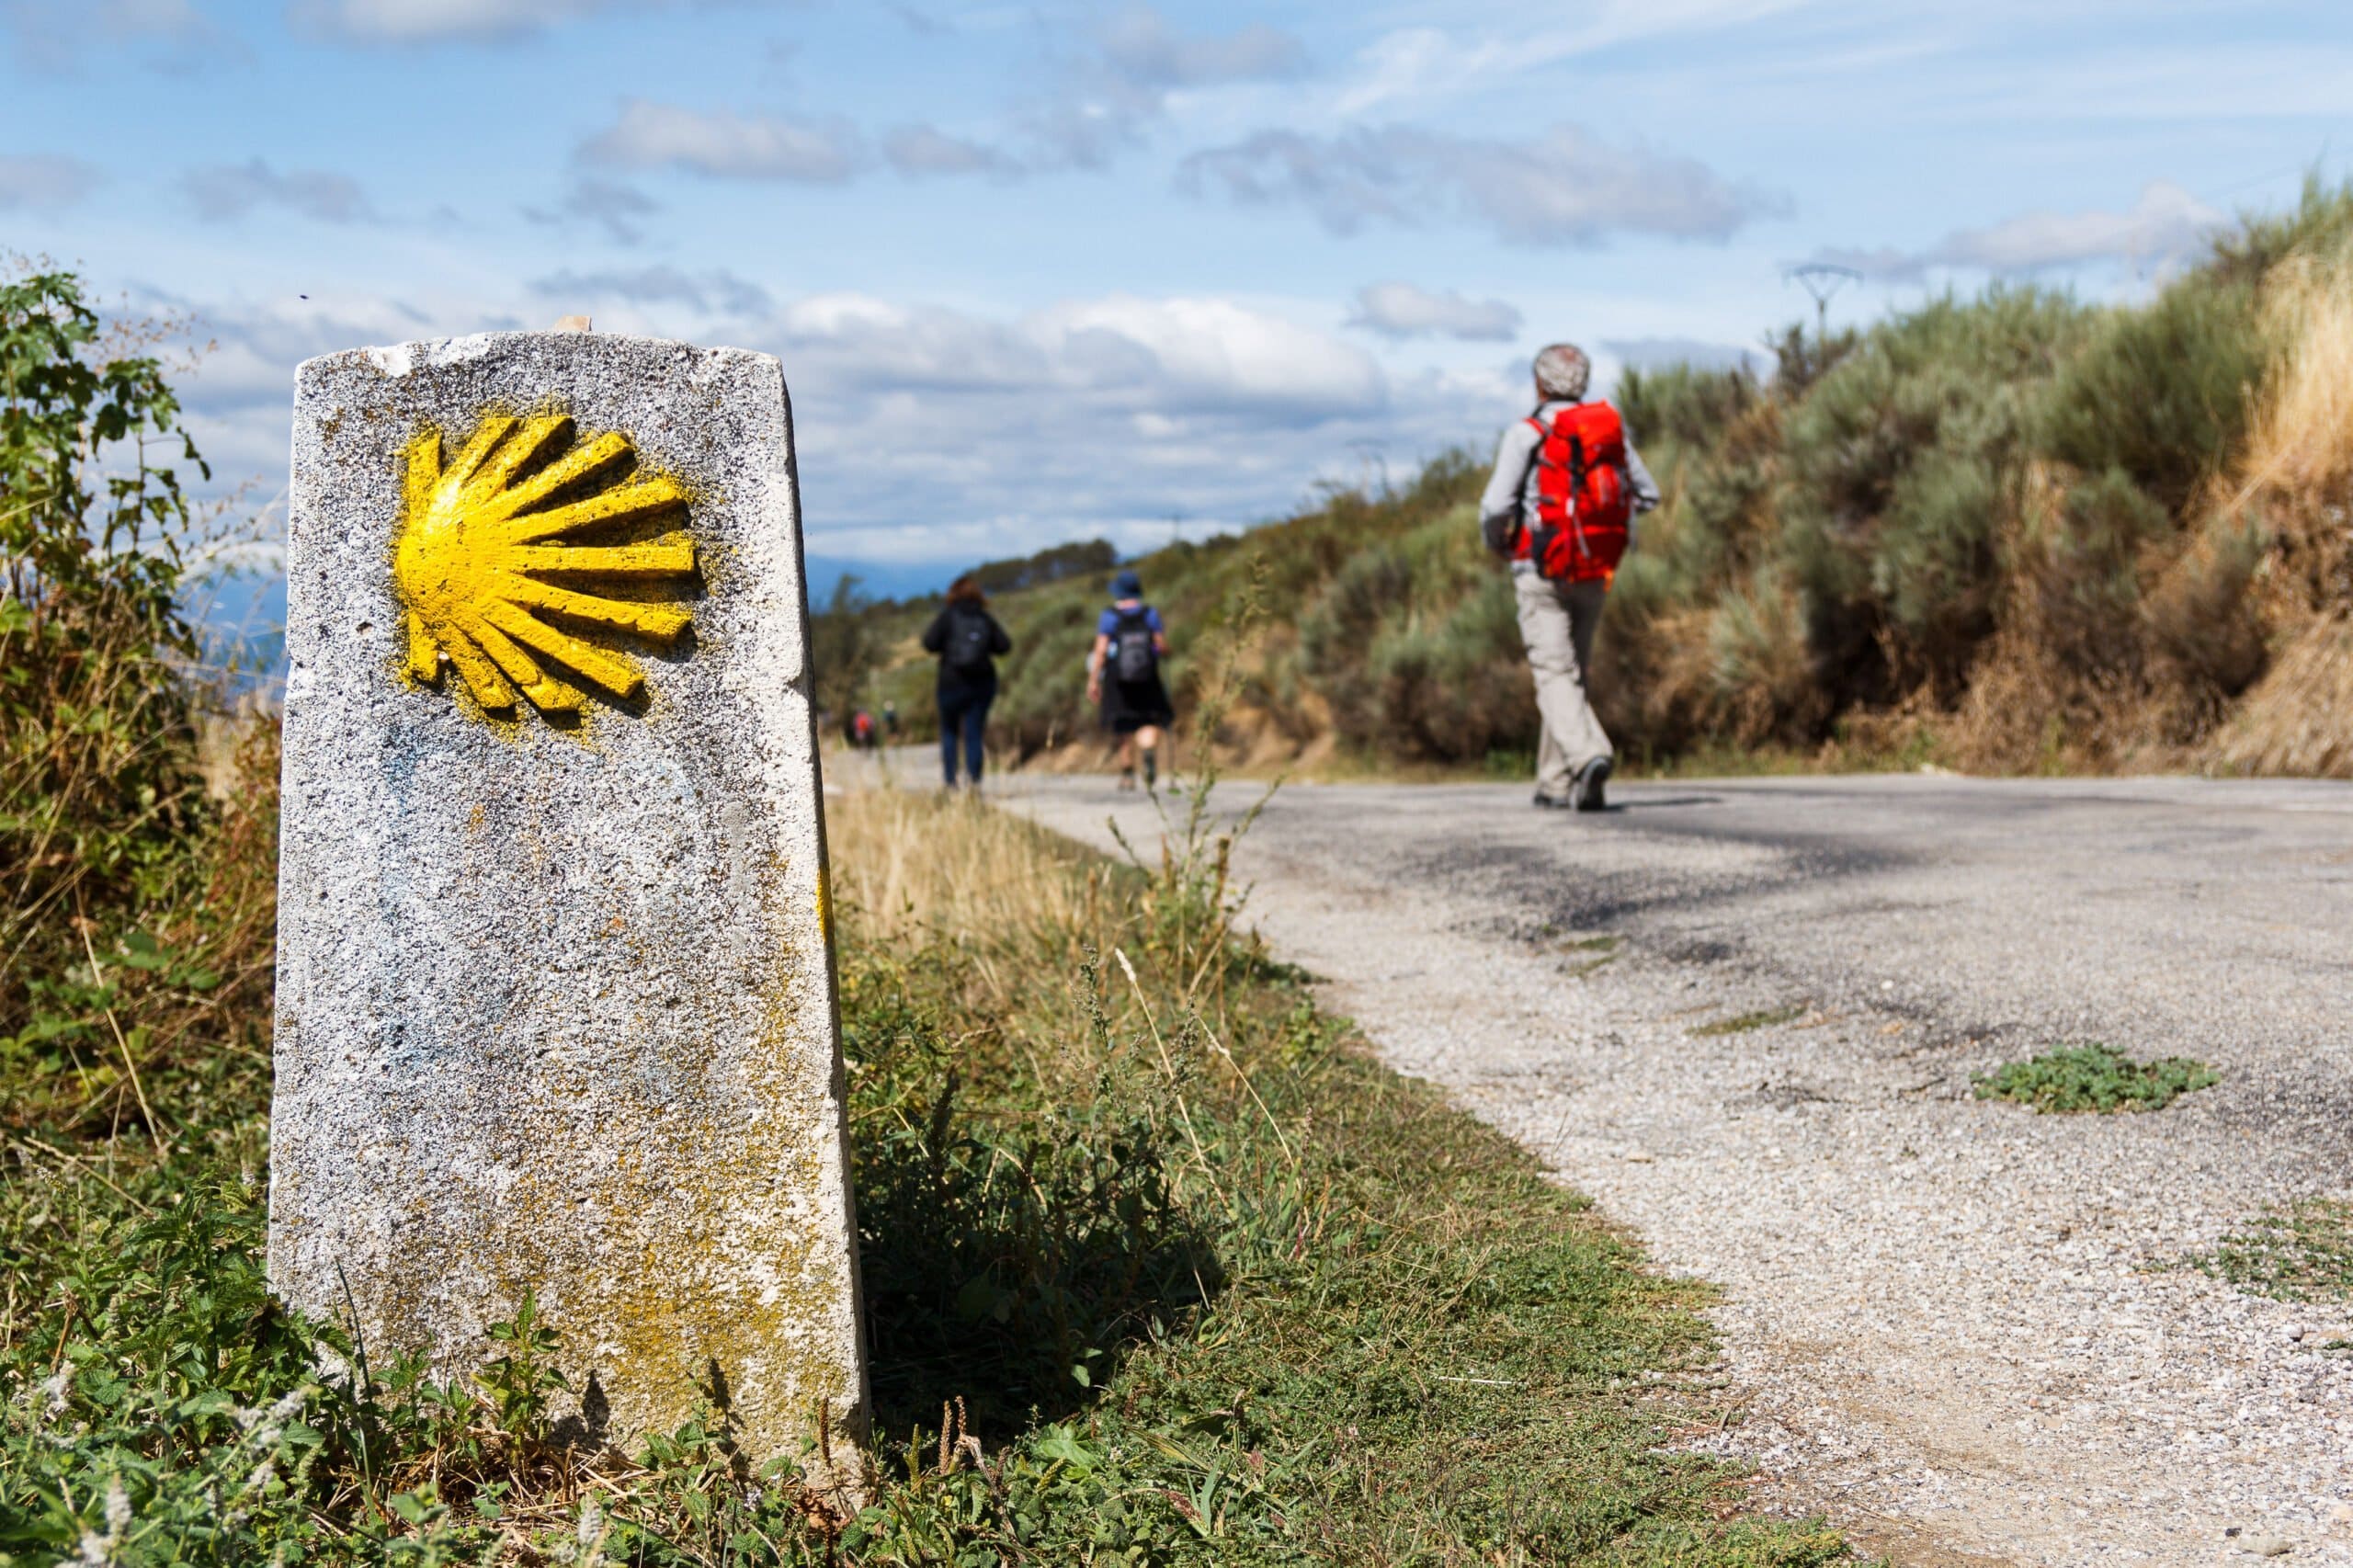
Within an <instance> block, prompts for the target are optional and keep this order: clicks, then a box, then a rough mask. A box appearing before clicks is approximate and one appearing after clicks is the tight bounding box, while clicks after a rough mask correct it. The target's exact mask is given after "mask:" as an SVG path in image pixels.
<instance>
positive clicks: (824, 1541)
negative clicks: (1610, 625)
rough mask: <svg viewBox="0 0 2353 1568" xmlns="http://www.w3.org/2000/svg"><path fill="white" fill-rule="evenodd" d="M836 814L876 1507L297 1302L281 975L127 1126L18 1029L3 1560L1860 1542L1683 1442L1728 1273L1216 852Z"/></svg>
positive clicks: (7, 1274)
mask: <svg viewBox="0 0 2353 1568" xmlns="http://www.w3.org/2000/svg"><path fill="white" fill-rule="evenodd" d="M255 755H256V757H259V758H261V759H262V765H264V766H266V760H267V750H266V748H263V747H256V748H255ZM263 777H266V776H259V775H257V776H256V779H255V781H254V783H253V790H252V792H253V793H254V794H256V797H257V798H259V799H261V800H263V801H267V790H266V785H265V784H263V783H262V782H261V781H260V779H261V778H263ZM828 824H829V832H830V834H831V835H832V840H833V846H834V858H835V868H836V874H837V889H836V892H837V894H838V904H839V907H840V910H841V915H840V931H839V943H840V962H841V965H842V973H843V982H844V1028H845V1030H846V1042H847V1054H848V1058H849V1063H850V1074H851V1076H850V1111H851V1116H852V1140H853V1145H854V1157H855V1167H854V1168H855V1179H856V1181H857V1184H858V1210H859V1216H860V1223H861V1228H862V1246H863V1251H864V1258H865V1273H866V1283H867V1288H868V1296H869V1303H870V1330H871V1337H872V1346H873V1369H874V1395H875V1399H874V1406H875V1413H876V1416H877V1431H876V1434H875V1440H874V1445H873V1449H872V1452H871V1454H870V1469H871V1474H872V1477H873V1488H872V1491H871V1494H870V1502H869V1504H868V1506H865V1507H864V1508H863V1509H862V1510H861V1511H859V1512H858V1513H857V1514H856V1515H855V1516H853V1517H842V1516H841V1515H840V1514H838V1513H836V1512H834V1511H833V1510H832V1509H830V1508H829V1506H827V1503H826V1501H825V1500H824V1499H822V1498H817V1497H813V1496H811V1495H809V1494H805V1493H803V1492H801V1490H800V1489H799V1488H798V1486H797V1485H796V1484H795V1483H794V1480H793V1474H794V1469H795V1467H794V1466H793V1465H792V1464H791V1463H790V1461H787V1462H784V1463H781V1464H779V1465H775V1466H772V1467H770V1468H769V1469H768V1470H767V1471H765V1472H760V1471H755V1470H754V1468H753V1467H752V1465H751V1464H750V1463H749V1461H748V1460H747V1459H746V1457H745V1455H744V1454H743V1453H742V1452H741V1451H740V1450H739V1449H737V1448H736V1446H735V1442H734V1437H733V1426H732V1423H731V1420H730V1417H729V1415H728V1411H727V1408H726V1403H725V1397H724V1390H723V1387H722V1386H721V1385H718V1384H714V1386H713V1388H712V1390H711V1392H710V1407H709V1409H708V1410H707V1411H706V1412H705V1414H704V1415H702V1416H701V1417H699V1419H697V1420H695V1421H692V1422H689V1423H688V1424H687V1425H686V1426H683V1427H681V1428H680V1429H679V1430H677V1431H675V1432H670V1433H663V1434H655V1435H652V1436H649V1437H645V1438H643V1439H642V1440H640V1441H637V1442H635V1443H632V1444H631V1446H630V1447H629V1448H628V1449H626V1450H613V1449H596V1448H594V1447H592V1446H584V1445H581V1444H579V1443H577V1442H576V1440H575V1439H574V1438H573V1437H569V1436H568V1435H567V1426H566V1424H565V1422H564V1421H563V1419H562V1417H563V1413H564V1412H565V1411H566V1410H568V1409H569V1408H570V1404H571V1391H569V1390H567V1389H566V1388H564V1387H563V1381H562V1380H561V1379H560V1378H559V1377H558V1376H557V1374H556V1373H555V1371H554V1369H553V1361H554V1359H555V1357H556V1352H557V1350H558V1349H559V1346H557V1344H556V1342H555V1341H554V1340H553V1339H552V1337H551V1335H549V1333H548V1332H547V1330H546V1329H544V1328H542V1327H540V1326H539V1325H538V1324H535V1323H534V1322H533V1321H532V1320H531V1313H530V1309H529V1303H528V1302H525V1303H520V1304H519V1309H520V1310H518V1312H517V1317H516V1319H515V1320H514V1321H512V1322H510V1323H509V1324H505V1325H501V1327H500V1329H499V1330H498V1333H499V1334H500V1335H502V1336H503V1337H504V1339H505V1342H506V1346H507V1354H506V1355H505V1356H504V1357H503V1358H500V1359H498V1360H496V1361H494V1362H493V1363H492V1364H491V1365H489V1366H488V1367H486V1368H484V1369H483V1370H482V1371H481V1372H479V1373H478V1374H476V1375H475V1376H474V1377H473V1378H472V1379H471V1380H461V1381H458V1382H454V1383H450V1384H447V1385H442V1384H437V1383H435V1382H434V1381H432V1380H431V1379H429V1378H428V1377H427V1376H426V1372H425V1369H424V1368H423V1366H422V1363H421V1362H419V1361H418V1360H416V1359H415V1358H402V1357H398V1356H395V1355H392V1354H391V1353H390V1352H389V1351H388V1350H386V1349H384V1348H383V1347H363V1346H356V1345H354V1344H352V1343H350V1342H349V1341H348V1340H347V1338H346V1337H345V1336H344V1335H342V1334H341V1333H340V1331H339V1330H338V1329H337V1328H336V1327H335V1325H334V1324H324V1323H320V1322H316V1321H313V1320H308V1319H304V1318H301V1317H299V1316H295V1315H292V1314H289V1313H287V1312H284V1311H283V1310H282V1309H280V1308H279V1307H278V1305H277V1304H276V1302H275V1301H274V1300H273V1299H272V1298H271V1297H270V1296H269V1294H268V1291H267V1285H266V1282H265V1279H264V1276H263V1246H264V1224H265V1217H266V1201H265V1193H266V1185H265V1182H264V1172H265V1170H266V1159H267V1116H266V1099H265V1096H266V1091H267V1078H266V1075H265V1074H263V1073H261V1072H258V1071H256V1070H255V1069H256V1065H257V1062H256V1055H255V1052H254V1051H253V1047H252V1045H251V1043H250V1042H251V1040H252V1037H253V1035H254V1033H255V1032H256V1029H261V1028H266V1025H267V1015H266V1012H265V1013H261V1014H260V1015H259V1016H257V1017H250V1018H247V1019H245V1020H244V1022H242V1023H241V1024H239V1025H237V1027H235V1028H220V1029H218V1030H216V1031H214V1034H213V1035H211V1036H209V1037H207V1038H217V1039H218V1040H220V1042H221V1043H220V1045H219V1046H218V1047H217V1048H216V1047H201V1048H199V1045H198V1044H197V1043H193V1042H192V1043H191V1044H190V1045H189V1046H188V1051H187V1061H186V1063H185V1065H184V1066H183V1067H181V1068H179V1069H176V1070H175V1071H173V1072H172V1073H170V1074H162V1075H158V1076H151V1077H148V1078H147V1079H146V1080H145V1083H146V1093H147V1096H148V1098H149V1100H150V1101H151V1102H153V1105H154V1110H155V1122H154V1125H153V1131H157V1132H159V1133H160V1134H161V1135H160V1136H155V1137H151V1136H150V1131H151V1129H150V1127H149V1126H147V1125H144V1124H141V1123H134V1122H131V1121H130V1120H128V1119H126V1120H122V1121H116V1120H113V1119H104V1118H102V1119H97V1120H93V1119H91V1118H90V1116H89V1115H88V1113H87V1110H86V1108H85V1100H86V1099H87V1097H88V1096H87V1092H86V1091H85V1090H83V1089H81V1088H80V1087H79V1086H78V1085H75V1086H74V1088H73V1089H71V1090H67V1089H65V1088H64V1087H63V1086H62V1085H60V1084H59V1083H58V1082H56V1078H57V1074H59V1073H61V1072H62V1073H63V1074H64V1075H65V1076H64V1083H65V1084H73V1083H74V1070H73V1068H72V1065H71V1063H70V1062H63V1061H61V1062H59V1063H56V1064H51V1063H48V1062H47V1061H46V1059H45V1058H41V1057H40V1056H38V1055H36V1054H34V1053H33V1051H32V1050H31V1047H30V1046H29V1045H28V1044H27V1043H26V1042H23V1041H18V1042H17V1044H15V1045H14V1046H12V1047H11V1049H10V1051H9V1052H8V1053H7V1054H6V1056H5V1057H0V1076H5V1078H6V1082H5V1084H0V1088H5V1090H6V1094H5V1096H0V1104H5V1105H6V1107H7V1108H8V1115H7V1117H6V1132H7V1137H8V1142H9V1148H8V1159H9V1164H10V1172H9V1174H10V1179H9V1180H8V1182H6V1184H5V1187H0V1286H4V1287H5V1288H4V1289H0V1564H5V1565H7V1568H16V1565H19V1564H22V1565H27V1568H29V1565H32V1564H39V1565H40V1568H51V1564H52V1563H55V1562H58V1561H60V1560H61V1559H69V1558H70V1559H80V1560H87V1561H94V1562H117V1563H123V1564H143V1563H150V1562H157V1563H160V1562H185V1561H192V1560H205V1561H240V1562H265V1561H278V1562H293V1561H297V1560H300V1561H303V1562H313V1563H320V1562H350V1563H358V1562H369V1563H375V1562H392V1563H404V1564H441V1563H455V1562H470V1563H496V1562H511V1563H540V1562H576V1563H584V1564H585V1563H594V1562H606V1563H631V1564H665V1565H666V1564H699V1565H713V1568H716V1565H719V1564H728V1565H731V1568H734V1565H749V1564H758V1563H792V1564H817V1563H828V1564H830V1563H871V1564H917V1563H925V1564H930V1563H940V1564H946V1563H1004V1564H1012V1563H1059V1562H1094V1563H1107V1564H1108V1563H1123V1564H1144V1563H1203V1564H1207V1563H1218V1564H1227V1563H1256V1562H1267V1563H1275V1562H1347V1563H1377V1562H1393V1563H1403V1562H1430V1563H1463V1564H1469V1563H1474V1562H1476V1563H1506V1564H1532V1563H1538V1562H1610V1563H1677V1564H1687V1563H1688V1564H1756V1565H1768V1564H1772V1565H1781V1564H1788V1565H1797V1564H1817V1563H1826V1562H1832V1561H1834V1560H1840V1559H1843V1558H1844V1557H1845V1556H1846V1555H1847V1547H1846V1546H1845V1544H1844V1542H1843V1541H1842V1540H1840V1538H1838V1537H1837V1536H1836V1535H1835V1534H1832V1533H1830V1532H1828V1531H1826V1530H1824V1529H1822V1528H1818V1527H1815V1526H1809V1525H1798V1524H1788V1523H1779V1522H1770V1521H1764V1520H1757V1519H1751V1518H1747V1517H1743V1516H1742V1514H1741V1512H1740V1507H1739V1499H1740V1496H1741V1489H1740V1485H1739V1477H1738V1476H1737V1475H1736V1474H1735V1473H1734V1472H1733V1471H1730V1470H1729V1469H1727V1468H1726V1467H1723V1466H1722V1465H1720V1464H1717V1463H1715V1462H1713V1461H1711V1460H1705V1459H1702V1458H1699V1457H1695V1456H1692V1455H1688V1454H1683V1453H1677V1452H1675V1451H1673V1450H1672V1449H1671V1448H1670V1447H1669V1445H1670V1444H1671V1443H1672V1441H1673V1439H1674V1438H1675V1437H1677V1435H1678V1434H1682V1433H1687V1432H1696V1431H1700V1430H1707V1429H1712V1428H1713V1427H1715V1426H1717V1425H1719V1424H1720V1423H1721V1422H1722V1421H1724V1420H1726V1419H1730V1418H1731V1416H1730V1413H1729V1412H1728V1411H1726V1410H1723V1409H1721V1408H1718V1407H1717V1405H1716V1404H1714V1403H1712V1402H1711V1398H1710V1395H1709V1393H1708V1392H1707V1390H1706V1388H1705V1387H1704V1382H1705V1379H1704V1377H1703V1376H1701V1375H1699V1369H1700V1368H1701V1367H1702V1366H1703V1364H1704V1363H1705V1361H1706V1359H1707V1358H1708V1355H1709V1335H1708V1331H1707V1329H1706V1326H1705V1324H1703V1323H1702V1322H1701V1321H1700V1320H1699V1318H1698V1317H1697V1316H1696V1315H1695V1313H1694V1309H1695V1308H1696V1307H1697V1306H1699V1304H1701V1302H1702V1301H1703V1299H1704V1297H1703V1291H1702V1290H1701V1288H1700V1287H1698V1286H1695V1285H1692V1284H1689V1283H1686V1282H1680V1281H1674V1280H1668V1279H1665V1278H1659V1277H1657V1276H1655V1275H1654V1274H1652V1273H1651V1272H1649V1271H1648V1270H1647V1269H1646V1268H1645V1267H1644V1266H1643V1259H1642V1256H1641V1255H1640V1253H1639V1251H1638V1249H1637V1248H1636V1247H1635V1246H1634V1245H1633V1244H1631V1242H1629V1241H1628V1240H1627V1239H1625V1238H1624V1237H1622V1236H1620V1235H1619V1234H1617V1233H1614V1232H1612V1231H1611V1230H1609V1229H1608V1227H1606V1226H1604V1225H1602V1224H1601V1223H1599V1222H1598V1221H1597V1220H1596V1219H1595V1217H1594V1216H1593V1215H1592V1214H1591V1213H1590V1211H1589V1210H1588V1209H1587V1207H1586V1204H1585V1203H1584V1202H1583V1201H1582V1200H1581V1199H1577V1198H1576V1197H1574V1195H1572V1194H1568V1193H1565V1192H1563V1191H1561V1190H1560V1189H1559V1188H1557V1187H1554V1186H1552V1184H1551V1183H1549V1182H1547V1181H1546V1180H1545V1179H1544V1176H1543V1173H1542V1172H1541V1171H1540V1169H1539V1167H1538V1166H1537V1165H1536V1164H1535V1163H1534V1162H1533V1161H1532V1160H1531V1159H1529V1157H1528V1156H1527V1155H1526V1154H1525V1153H1522V1152H1521V1151H1519V1150H1518V1148H1517V1147H1515V1146H1514V1145H1512V1144H1510V1143H1509V1142H1506V1140H1504V1139H1502V1138H1501V1137H1499V1136H1497V1135H1496V1134H1495V1133H1494V1132H1492V1131H1488V1130H1487V1129H1485V1128H1484V1127H1483V1126H1482V1125H1480V1124H1479V1123H1477V1122H1475V1121H1473V1120H1472V1119H1469V1118H1467V1117H1465V1116H1463V1115H1461V1113H1459V1112H1457V1111H1455V1110H1453V1109H1451V1108H1449V1107H1447V1106H1446V1104H1445V1103H1444V1102H1443V1100H1442V1099H1441V1098H1440V1096H1438V1094H1437V1093H1436V1092H1434V1091H1432V1090H1431V1089H1429V1088H1428V1087H1427V1086H1426V1085H1416V1084H1413V1083H1409V1082H1407V1081H1405V1080H1403V1079H1401V1078H1399V1077H1397V1076H1396V1075H1394V1074H1391V1073H1389V1072H1387V1071H1386V1070H1385V1069H1383V1068H1381V1067H1380V1066H1379V1065H1378V1064H1377V1063H1375V1062H1373V1061H1371V1060H1370V1057H1369V1056H1368V1055H1367V1054H1366V1053H1365V1052H1364V1051H1363V1050H1362V1048H1361V1046H1360V1044H1359V1042H1358V1041H1357V1040H1355V1038H1354V1037H1353V1036H1352V1034H1351V1033H1350V1031H1349V1030H1348V1028H1347V1026H1346V1025H1345V1024H1344V1023H1342V1022H1340V1021H1338V1020H1336V1019H1333V1018H1331V1017H1328V1016H1326V1015H1324V1014H1323V1013H1321V1012H1319V1011H1318V1010H1317V1009H1316V1007H1315V1006H1314V1005H1313V1001H1312V999H1311V998H1310V997H1309V996H1308V995H1307V994H1306V993H1305V991H1304V990H1303V988H1302V978H1301V977H1300V976H1299V975H1298V974H1297V973H1296V971H1291V970H1289V969H1288V968H1286V967H1285V966H1282V965H1279V964H1276V963H1273V962H1270V961H1268V960H1267V958H1266V957H1265V955H1264V954H1262V953H1261V952H1259V951H1257V950H1256V949H1255V947H1253V946H1252V945H1251V944H1250V943H1249V942H1247V941H1246V940H1245V939H1243V938H1241V937H1238V936H1237V935H1236V934H1235V932H1234V931H1233V926H1232V915H1233V899H1232V897H1231V893H1230V890H1228V888H1227V887H1226V884H1225V882H1224V877H1223V870H1222V859H1223V856H1222V846H1220V845H1219V844H1217V843H1215V842H1211V841H1205V840H1201V839H1199V838H1198V837H1197V839H1196V841H1195V842H1194V844H1193V846H1192V847H1191V848H1190V849H1189V850H1187V851H1184V852H1182V853H1179V854H1176V855H1174V856H1171V857H1169V858H1166V859H1165V860H1163V861H1162V862H1161V863H1160V864H1158V865H1157V866H1151V867H1145V868H1123V867H1117V866H1113V865H1111V864H1110V863H1108V862H1106V861H1104V860H1102V859H1100V858H1096V857H1093V856H1090V855H1088V854H1086V852H1084V851H1082V850H1080V849H1078V848H1077V847H1076V846H1072V845H1069V844H1067V843H1065V842H1063V841H1061V840H1058V839H1054V838H1052V837H1051V836H1049V835H1045V834H1043V833H1042V832H1040V831H1038V830H1036V829H1034V828H1032V827H1030V826H1029V825H1028V824H1022V823H1019V822H1017V821H1015V820H1013V819H1010V818H1007V817H1006V816H1004V815H1002V814H999V813H996V812H990V811H987V810H984V809H980V808H977V807H975V806H974V805H973V804H972V803H971V802H969V801H961V800H941V799H938V798H934V797H930V796H917V795H914V794H907V793H897V792H887V791H883V792H875V793H871V794H858V795H852V796H848V797H845V798H837V799H835V800H834V801H831V802H829V811H828ZM251 840H252V846H251V848H250V849H249V850H247V851H242V852H241V854H250V855H251V856H253V857H256V859H257V863H261V864H266V863H267V851H268V848H269V846H270V835H268V834H267V833H266V832H262V833H256V834H254V835H251ZM239 907H240V908H242V906H239ZM240 917H241V918H243V916H242V915H241V916H240ZM132 951H133V953H134V956H135V954H136V949H132ZM133 1000H135V998H130V997H125V998H122V999H120V1001H121V1004H122V1005H125V1006H128V1005H129V1004H130V1003H131V1001H133ZM176 1005H184V1004H176ZM142 1006H143V1004H142ZM125 1022H126V1024H127V1025H131V1024H135V1022H136V1018H135V1017H126V1019H125ZM134 1049H136V1048H134ZM207 1050H217V1051H218V1052H219V1055H220V1065H218V1066H217V1067H215V1068H212V1069H207V1068H205V1067H204V1066H203V1060H204V1052H205V1051H207ZM127 1077H128V1074H126V1079H127ZM113 1103H115V1104H116V1105H117V1106H118V1107H127V1106H133V1105H135V1104H136V1099H135V1097H133V1096H117V1097H116V1099H115V1100H114V1102H113ZM370 1349H372V1350H373V1356H372V1365H370V1364H369V1358H368V1357H367V1352H368V1351H369V1350H370ZM335 1366H347V1367H356V1368H364V1370H362V1371H359V1372H358V1374H357V1375H347V1374H341V1373H335V1372H332V1371H329V1370H327V1369H328V1368H332V1367H335ZM836 1440H838V1439H836Z"/></svg>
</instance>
